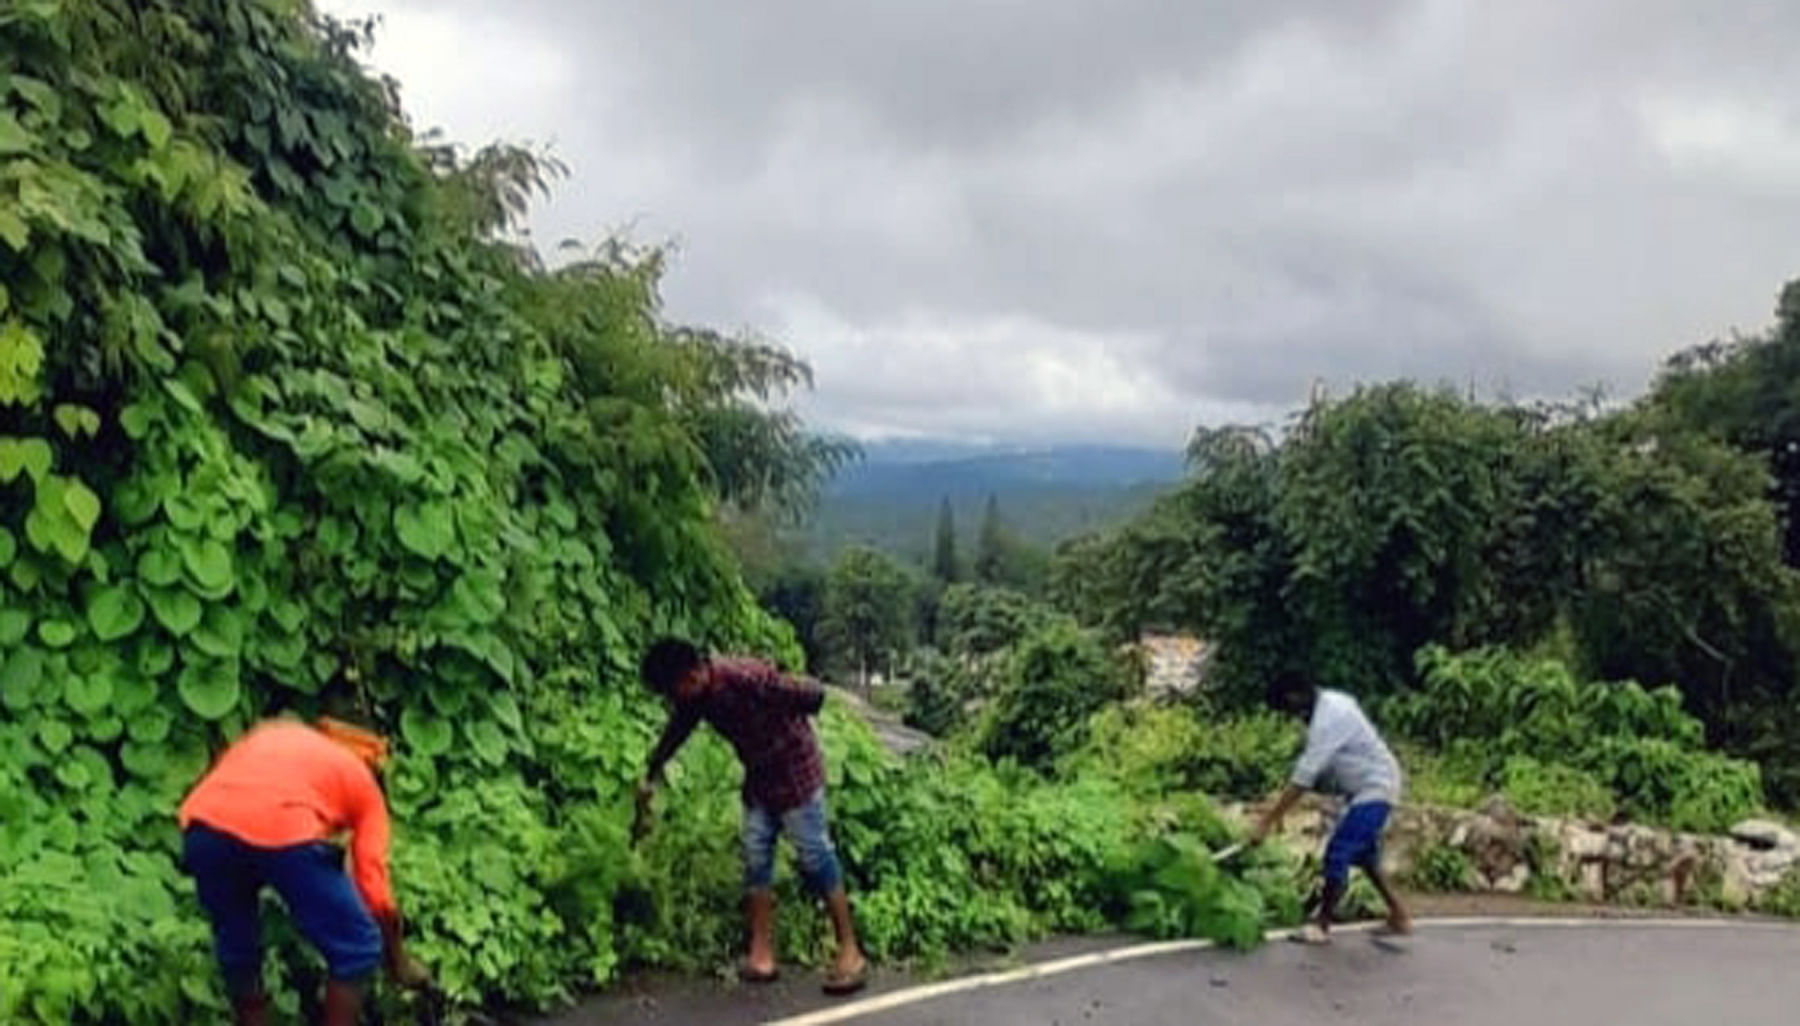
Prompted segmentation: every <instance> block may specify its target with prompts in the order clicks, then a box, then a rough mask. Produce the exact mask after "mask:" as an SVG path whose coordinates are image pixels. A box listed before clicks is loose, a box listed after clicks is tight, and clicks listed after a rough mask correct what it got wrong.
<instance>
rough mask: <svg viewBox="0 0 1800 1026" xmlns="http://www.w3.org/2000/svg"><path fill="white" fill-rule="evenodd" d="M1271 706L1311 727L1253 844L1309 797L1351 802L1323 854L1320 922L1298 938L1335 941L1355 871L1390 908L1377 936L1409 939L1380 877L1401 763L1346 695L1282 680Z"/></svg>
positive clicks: (1405, 919) (1402, 914)
mask: <svg viewBox="0 0 1800 1026" xmlns="http://www.w3.org/2000/svg"><path fill="white" fill-rule="evenodd" d="M1269 704H1270V705H1272V706H1274V707H1275V708H1276V709H1278V710H1280V711H1283V712H1287V713H1290V714H1292V715H1294V716H1298V717H1300V718H1302V719H1304V720H1306V721H1307V727H1306V750H1305V751H1303V752H1302V753H1301V754H1300V759H1299V761H1298V762H1297V763H1296V764H1295V766H1294V772H1293V775H1292V776H1291V777H1289V779H1288V784H1287V786H1286V787H1285V788H1283V789H1282V791H1281V794H1280V795H1279V796H1277V797H1276V799H1275V802H1274V804H1273V805H1271V806H1269V809H1268V811H1267V812H1265V813H1263V815H1262V818H1261V819H1259V820H1258V821H1257V823H1256V825H1255V826H1254V827H1252V828H1251V830H1250V843H1252V844H1260V843H1261V842H1262V841H1263V839H1264V838H1266V837H1268V835H1269V834H1270V833H1272V832H1274V831H1275V830H1277V829H1279V828H1280V826H1281V820H1282V817H1284V816H1286V815H1287V813H1288V810H1290V809H1292V808H1293V807H1294V804H1295V803H1296V802H1298V801H1299V800H1300V797H1301V795H1303V794H1305V793H1306V792H1307V791H1322V792H1326V793H1329V794H1336V795H1340V796H1342V797H1344V798H1347V799H1348V800H1349V803H1350V804H1349V808H1348V809H1347V810H1346V811H1345V812H1344V815H1343V817H1342V818H1341V819H1340V820H1339V821H1338V824H1337V828H1336V829H1335V830H1333V831H1332V834H1331V841H1330V842H1329V843H1328V844H1327V845H1326V847H1325V888H1324V892H1323V894H1322V895H1321V897H1320V901H1319V909H1318V915H1317V918H1316V919H1315V920H1314V921H1313V922H1311V923H1308V924H1306V926H1304V927H1303V928H1302V929H1301V930H1300V931H1298V932H1297V933H1295V934H1294V938H1293V939H1294V940H1296V941H1300V942H1301V943H1306V944H1326V943H1329V942H1330V940H1331V923H1332V918H1333V916H1334V915H1336V913H1337V905H1338V900H1339V899H1340V898H1342V897H1343V895H1344V890H1345V888H1346V887H1347V886H1348V885H1349V883H1350V868H1351V867H1352V866H1360V867H1362V870H1363V872H1365V873H1367V874H1369V880H1370V881H1371V882H1373V883H1374V884H1375V889H1376V890H1378V891H1380V892H1381V897H1382V900H1383V901H1385V902H1387V908H1388V917H1387V923H1386V924H1385V925H1384V926H1383V927H1382V928H1381V930H1380V931H1379V932H1381V933H1383V934H1388V935H1405V934H1408V933H1411V932H1412V918H1411V916H1409V915H1408V914H1407V911H1406V907H1405V906H1404V905H1402V904H1401V902H1400V897H1399V895H1397V894H1395V893H1394V887H1393V884H1392V883H1391V882H1390V881H1389V880H1388V878H1387V876H1386V875H1385V874H1384V873H1383V872H1382V870H1381V834H1382V831H1383V830H1385V829H1386V828H1387V821H1388V816H1389V814H1390V813H1392V811H1393V807H1394V804H1395V803H1396V802H1398V801H1399V800H1400V783H1401V778H1400V762H1399V760H1397V759H1395V758H1394V753H1393V751H1392V750H1390V749H1389V748H1388V746H1387V742H1385V741H1383V740H1382V739H1381V735H1380V734H1378V733H1377V732H1376V731H1375V726H1374V724H1372V723H1370V722H1369V718H1368V717H1367V716H1366V715H1364V714H1363V711H1362V706H1360V705H1358V704H1357V702H1356V699H1354V698H1351V697H1350V696H1349V695H1347V694H1345V693H1343V692H1342V691H1332V690H1329V689H1325V688H1320V687H1317V686H1316V685H1314V684H1313V683H1312V682H1311V681H1309V680H1307V679H1306V678H1304V677H1301V676H1300V675H1298V674H1295V673H1291V672H1289V673H1282V674H1279V675H1278V676H1277V677H1276V678H1275V680H1274V681H1273V683H1272V684H1271V685H1270V688H1269Z"/></svg>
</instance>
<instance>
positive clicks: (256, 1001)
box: [231, 994, 269, 1026]
mask: <svg viewBox="0 0 1800 1026" xmlns="http://www.w3.org/2000/svg"><path fill="white" fill-rule="evenodd" d="M231 1021H232V1022H234V1023H236V1024H237V1026H269V995H267V994H245V995H244V996H242V997H236V998H232V999H231Z"/></svg>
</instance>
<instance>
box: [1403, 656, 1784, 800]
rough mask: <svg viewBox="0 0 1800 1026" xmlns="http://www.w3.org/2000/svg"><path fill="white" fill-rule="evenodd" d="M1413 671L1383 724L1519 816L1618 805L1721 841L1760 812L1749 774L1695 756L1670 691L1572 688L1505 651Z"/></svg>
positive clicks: (1424, 659) (1556, 667) (1568, 679)
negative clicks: (1511, 802) (1494, 793)
mask: <svg viewBox="0 0 1800 1026" xmlns="http://www.w3.org/2000/svg"><path fill="white" fill-rule="evenodd" d="M1419 667H1420V671H1421V675H1422V677H1423V683H1422V685H1421V687H1420V688H1419V690H1417V691H1415V692H1411V693H1408V694H1405V695H1400V696H1397V697H1395V698H1393V699H1390V700H1388V701H1386V702H1384V703H1383V704H1382V706H1381V708H1380V712H1381V713H1382V715H1383V717H1384V718H1385V720H1386V721H1387V722H1389V723H1391V724H1393V725H1394V726H1395V727H1396V728H1398V730H1399V731H1400V732H1401V733H1402V734H1404V735H1406V736H1408V737H1410V738H1412V739H1414V740H1416V741H1419V742H1422V743H1425V744H1428V745H1431V746H1435V747H1437V748H1438V749H1440V750H1441V751H1442V752H1443V753H1444V758H1445V759H1446V760H1448V761H1450V762H1452V763H1454V764H1456V765H1457V766H1458V767H1459V770H1460V772H1461V774H1462V775H1463V779H1471V780H1473V781H1476V782H1479V783H1480V784H1482V785H1483V786H1485V787H1491V788H1497V789H1499V790H1501V791H1502V792H1504V793H1506V794H1508V795H1509V796H1510V797H1513V798H1514V799H1515V802H1516V803H1517V804H1519V806H1520V807H1521V808H1522V809H1525V810H1527V811H1534V812H1542V813H1546V814H1561V815H1582V816H1587V817H1590V818H1593V817H1600V816H1604V815H1609V814H1610V809H1611V808H1612V807H1616V808H1618V809H1621V810H1623V811H1624V812H1626V813H1627V814H1628V815H1631V816H1633V817H1635V818H1638V819H1640V820H1643V821H1647V822H1654V823H1661V824H1666V825H1668V826H1672V827H1675V828H1677V829H1682V830H1701V831H1719V830H1724V829H1726V828H1728V827H1730V825H1731V824H1732V823H1734V822H1737V821H1738V820H1740V819H1742V818H1744V817H1745V816H1747V815H1749V814H1751V813H1752V812H1754V811H1755V810H1756V808H1757V807H1758V806H1759V805H1760V804H1761V802H1762V780H1761V775H1760V771H1759V770H1758V768H1757V767H1756V765H1755V764H1753V763H1749V762H1744V761H1742V760H1738V759H1732V758H1728V757H1726V756H1723V755H1718V754H1716V753H1712V752H1708V751H1706V750H1704V749H1703V748H1702V747H1701V745H1702V743H1703V740H1704V730H1703V729H1702V727H1701V724H1700V721H1698V720H1697V719H1695V718H1694V717H1692V716H1690V715H1688V714H1687V713H1686V712H1684V711H1683V710H1682V707H1681V696H1680V694H1679V693H1678V692H1676V691H1675V689H1673V688H1659V689H1657V690H1655V691H1646V690H1645V689H1643V688H1642V687H1640V686H1638V685H1637V684H1635V683H1632V682H1629V681H1626V682H1620V683H1585V682H1579V681H1577V680H1575V678H1574V676H1573V675H1572V674H1571V673H1570V672H1569V670H1568V668H1567V667H1566V666H1564V665H1563V664H1562V663H1560V662H1558V661H1556V660H1554V659H1549V658H1543V657H1534V656H1526V655H1520V654H1517V653H1513V652H1509V651H1505V650H1502V649H1484V650H1479V651H1474V652H1467V653H1459V654H1452V653H1450V652H1448V651H1446V650H1444V649H1442V648H1437V647H1428V648H1426V649H1423V650H1421V652H1420V654H1419ZM1602 791H1604V792H1607V794H1606V795H1605V796H1603V795H1602V793H1601V792H1602Z"/></svg>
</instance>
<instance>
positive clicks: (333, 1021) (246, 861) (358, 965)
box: [180, 719, 429, 1026]
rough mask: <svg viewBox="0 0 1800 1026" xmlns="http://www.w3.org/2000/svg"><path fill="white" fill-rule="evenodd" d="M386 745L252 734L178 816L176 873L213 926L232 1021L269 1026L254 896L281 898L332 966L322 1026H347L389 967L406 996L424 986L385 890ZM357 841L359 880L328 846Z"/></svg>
mask: <svg viewBox="0 0 1800 1026" xmlns="http://www.w3.org/2000/svg"><path fill="white" fill-rule="evenodd" d="M386 753H387V745H386V742H384V741H383V740H382V739H381V738H380V737H378V736H377V735H375V734H372V733H370V732H368V731H365V730H362V729H360V728H358V727H354V726H351V725H350V724H347V723H343V722H340V721H337V720H332V719H322V720H320V721H319V724H318V726H317V727H311V726H307V725H306V724H303V723H299V722H296V721H292V720H273V721H269V722H265V723H263V724H260V725H258V726H256V727H255V728H253V729H252V730H250V731H249V732H248V733H247V734H245V735H244V736H243V737H241V738H239V739H238V740H237V742H236V743H234V744H233V745H231V747H230V748H228V749H226V751H225V754H224V755H222V756H220V758H219V761H218V762H217V763H216V764H215V765H214V766H213V768H212V769H211V770H210V771H208V772H207V774H206V776H205V777H203V778H202V779H201V781H200V783H199V784H197V785H196V786H195V787H194V789H193V791H192V792H190V793H189V794H188V796H187V799H186V800H185V801H183V802H182V804H181V812H180V823H181V830H182V862H183V865H184V868H185V869H186V870H187V872H188V873H189V874H190V875H191V876H193V878H194V882H195V886H196V889H197V890H198V892H199V897H200V904H201V907H203V908H204V909H205V910H206V915H207V918H208V919H210V920H211V921H212V931H213V949H214V953H215V954H216V956H217V957H218V960H219V967H220V968H221V969H222V970H223V971H224V975H225V983H226V987H227V988H228V990H229V992H230V995H231V1004H232V1011H233V1014H234V1015H235V1016H236V1021H237V1022H238V1023H239V1024H242V1026H261V1024H264V1023H267V1022H268V1021H269V1020H268V1014H269V1013H268V997H267V994H266V993H265V992H264V990H263V981H262V920H261V916H260V914H259V909H258V901H259V895H260V894H261V892H262V889H263V888H264V887H270V888H273V889H274V891H275V893H276V894H279V895H280V896H281V900H282V903H283V904H285V905H286V906H287V909H288V914H289V915H290V916H292V917H293V919H294V924H295V926H297V927H298V928H299V930H300V933H301V935H302V936H304V937H305V938H306V939H307V940H308V941H309V942H310V943H312V944H313V946H315V947H317V948H318V949H319V952H320V954H322V955H324V956H325V962H326V966H327V968H328V970H329V972H330V980H329V982H328V983H327V984H326V988H325V1002H324V1023H325V1026H352V1024H354V1023H355V1022H356V1018H357V1015H358V1012H359V1010H360V1009H361V1007H362V999H363V992H364V990H365V989H366V988H367V984H368V981H369V977H370V976H372V975H373V974H374V971H375V969H376V968H377V967H378V966H381V965H383V964H385V966H386V968H387V970H388V973H389V975H390V976H391V977H392V978H393V979H394V980H395V981H396V982H397V983H400V984H402V985H403V986H412V987H418V986H423V985H425V984H426V983H427V982H429V976H428V975H427V974H426V972H425V970H424V968H423V967H421V966H420V965H419V964H418V963H417V962H415V961H414V960H413V959H412V958H411V957H409V956H408V955H407V954H406V951H405V946H404V944H403V943H402V941H401V936H400V910H399V908H398V906H397V905H396V904H395V902H394V895H393V890H392V888H391V886H390V885H389V882H388V865H387V857H388V832H389V827H388V811H387V802H386V801H385V800H384V799H383V797H382V794H381V787H380V784H379V782H378V781H377V779H376V776H375V771H376V769H377V768H378V767H379V766H380V764H381V762H382V760H383V759H384V758H385V757H386ZM346 830H348V831H349V832H350V834H351V841H350V865H351V871H350V872H349V873H346V872H345V871H344V858H343V855H342V853H341V852H340V850H339V849H338V848H337V847H336V846H335V845H333V844H332V843H331V840H332V839H333V838H335V837H337V836H338V835H339V834H341V833H343V832H344V831H346Z"/></svg>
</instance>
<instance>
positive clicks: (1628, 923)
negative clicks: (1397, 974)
mask: <svg viewBox="0 0 1800 1026" xmlns="http://www.w3.org/2000/svg"><path fill="white" fill-rule="evenodd" d="M1378 925H1380V924H1378V923H1358V924H1352V925H1348V926H1339V927H1338V928H1337V930H1336V931H1335V932H1339V933H1357V932H1362V931H1365V930H1370V929H1373V928H1374V927H1375V926H1378ZM1415 926H1416V927H1418V928H1431V929H1443V928H1446V927H1449V928H1461V927H1489V928H1494V927H1498V928H1501V929H1584V928H1596V927H1612V928H1614V929H1617V928H1619V927H1631V928H1654V929H1661V930H1668V929H1681V930H1718V929H1726V930H1746V929H1748V930H1795V929H1800V927H1796V926H1793V925H1791V924H1787V923H1776V922H1767V921H1762V920H1754V919H1752V920H1744V919H1628V918H1623V917H1621V918H1617V919H1605V918H1563V919H1555V918H1546V919H1536V918H1531V917H1507V918H1499V919H1486V918H1482V917H1480V916H1467V917H1446V918H1443V919H1421V920H1419V921H1418V922H1417V923H1416V924H1415ZM1289 932H1290V931H1288V930H1286V929H1282V930H1270V931H1269V932H1268V933H1267V934H1266V935H1265V937H1266V939H1268V940H1271V941H1275V940H1280V939H1281V938H1283V937H1285V936H1286V935H1287V934H1288V933H1289ZM1217 946H1218V945H1217V944H1215V943H1213V942H1212V941H1209V940H1178V941H1158V942H1155V943H1151V944H1134V945H1131V946H1130V947H1124V948H1113V949H1111V950H1109V951H1095V952H1091V953H1089V954H1086V955H1075V956H1072V957H1070V958H1059V959H1056V960H1054V961H1051V962H1041V963H1039V964H1037V965H1028V966H1023V967H1021V968H1018V969H1007V970H1003V971H1000V972H992V973H980V974H977V975H974V976H961V977H958V978H956V979H954V980H944V981H943V982H941V983H927V984H924V985H922V986H918V987H907V988H905V989H904V990H895V991H889V992H888V993H886V994H876V995H874V996H873V997H867V998H863V999H862V1000H860V1001H852V1002H850V1003H849V1004H843V1005H834V1006H832V1007H830V1008H821V1009H819V1010H818V1011H816V1012H806V1013H803V1014H801V1015H792V1016H788V1017H787V1018H785V1019H771V1020H769V1021H768V1022H766V1023H764V1024H763V1026H831V1024H832V1023H840V1022H849V1021H850V1020H852V1019H860V1018H862V1017H863V1016H865V1015H874V1014H875V1013H876V1012H885V1011H888V1010H890V1009H894V1008H903V1007H905V1006H907V1005H914V1004H918V1003H919V1002H921V1001H930V1000H932V999H933V998H940V997H944V996H946V995H949V994H963V993H967V992H969V991H973V990H985V989H987V988H989V987H1002V986H1005V985H1007V984H1009V983H1023V982H1025V981H1027V980H1039V979H1043V978H1044V977H1046V976H1059V975H1061V974H1063V973H1069V972H1074V971H1076V970H1078V969H1091V968H1093V967H1095V966H1102V965H1111V964H1113V963H1115V962H1128V961H1132V960H1134V959H1139V958H1154V957H1155V956H1157V955H1172V954H1176V953H1179V952H1183V951H1205V950H1207V949H1209V948H1214V947H1217Z"/></svg>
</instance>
